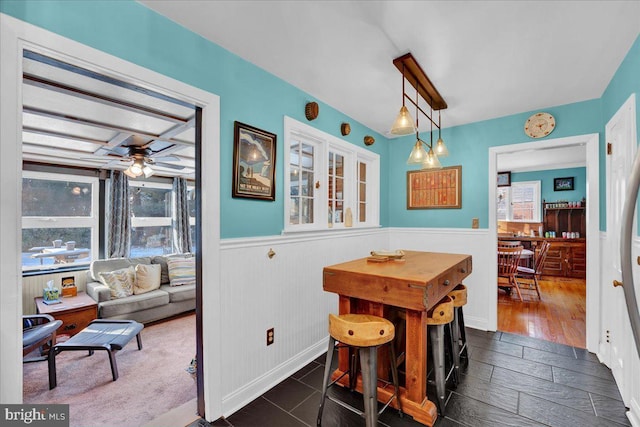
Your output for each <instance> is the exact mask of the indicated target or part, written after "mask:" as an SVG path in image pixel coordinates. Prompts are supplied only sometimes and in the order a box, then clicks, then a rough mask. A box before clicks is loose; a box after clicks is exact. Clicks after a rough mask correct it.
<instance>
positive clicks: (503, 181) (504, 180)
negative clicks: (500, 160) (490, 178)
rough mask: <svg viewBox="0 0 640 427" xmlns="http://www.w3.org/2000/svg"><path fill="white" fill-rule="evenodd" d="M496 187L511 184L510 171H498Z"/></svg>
mask: <svg viewBox="0 0 640 427" xmlns="http://www.w3.org/2000/svg"><path fill="white" fill-rule="evenodd" d="M497 182H498V187H509V186H511V172H498V181H497Z"/></svg>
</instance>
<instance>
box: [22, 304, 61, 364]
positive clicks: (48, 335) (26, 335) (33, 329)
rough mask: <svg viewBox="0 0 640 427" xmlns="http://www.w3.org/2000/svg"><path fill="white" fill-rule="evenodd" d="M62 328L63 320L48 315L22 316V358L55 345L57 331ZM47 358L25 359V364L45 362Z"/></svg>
mask: <svg viewBox="0 0 640 427" xmlns="http://www.w3.org/2000/svg"><path fill="white" fill-rule="evenodd" d="M60 326H62V320H55V319H54V318H53V317H52V316H50V315H48V314H33V315H28V316H22V357H25V356H26V355H28V354H29V353H31V352H32V351H33V350H35V349H36V348H38V347H41V346H43V345H44V344H47V343H48V344H49V345H50V346H51V345H54V344H55V342H56V331H57V330H58V328H59V327H60ZM45 359H46V356H41V357H36V358H30V359H25V360H24V361H25V362H36V361H40V360H45Z"/></svg>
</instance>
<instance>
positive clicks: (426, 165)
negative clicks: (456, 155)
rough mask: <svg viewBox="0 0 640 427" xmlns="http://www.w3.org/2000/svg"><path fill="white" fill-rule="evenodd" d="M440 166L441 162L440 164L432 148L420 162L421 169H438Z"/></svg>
mask: <svg viewBox="0 0 640 427" xmlns="http://www.w3.org/2000/svg"><path fill="white" fill-rule="evenodd" d="M440 168H442V164H440V160H439V159H438V155H437V154H436V153H434V152H433V148H430V149H429V152H428V153H427V158H426V159H425V161H424V162H422V169H440Z"/></svg>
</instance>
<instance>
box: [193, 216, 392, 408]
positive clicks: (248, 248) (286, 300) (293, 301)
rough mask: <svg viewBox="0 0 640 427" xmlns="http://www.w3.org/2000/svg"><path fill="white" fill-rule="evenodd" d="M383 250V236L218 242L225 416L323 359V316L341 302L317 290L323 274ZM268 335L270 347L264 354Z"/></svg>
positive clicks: (362, 234) (349, 234) (368, 232)
mask: <svg viewBox="0 0 640 427" xmlns="http://www.w3.org/2000/svg"><path fill="white" fill-rule="evenodd" d="M387 247H388V233H387V230H386V229H375V230H366V231H358V230H353V231H351V230H345V231H343V232H329V233H308V234H290V235H286V236H269V237H263V238H250V239H227V240H223V241H221V263H220V265H221V268H222V271H221V292H220V300H221V301H222V305H221V311H222V312H221V316H220V317H221V319H222V325H221V330H222V340H221V342H220V346H221V350H220V353H221V358H222V372H221V375H222V378H221V380H222V392H223V394H222V396H223V398H222V408H223V411H222V412H223V414H224V415H225V416H229V415H230V414H232V413H233V412H235V411H237V410H238V409H240V408H241V407H243V406H244V405H246V404H247V403H249V402H250V401H252V400H253V399H255V398H256V397H258V396H260V395H261V394H262V393H264V392H265V391H267V390H269V389H270V388H272V387H273V386H274V385H276V384H278V383H279V382H280V381H282V380H283V379H285V378H287V377H288V376H290V375H291V374H293V373H294V372H296V371H297V370H299V369H300V368H302V367H303V366H305V365H306V364H308V363H309V362H311V361H312V360H314V359H315V358H317V357H318V356H319V355H321V354H322V353H324V352H325V351H326V346H327V337H328V333H327V314H328V313H329V312H334V313H337V310H338V298H337V296H336V295H335V294H331V293H327V292H324V291H323V290H322V268H323V267H325V266H327V265H332V264H336V263H340V262H344V261H348V260H350V259H354V258H362V257H364V256H367V255H368V254H369V252H370V251H371V250H373V249H382V248H387ZM269 250H273V251H274V252H275V255H274V256H273V258H271V259H270V258H269V257H268V256H267V254H268V252H269ZM205 306H206V302H205ZM269 328H274V330H275V334H274V336H275V340H274V343H273V344H272V345H270V346H267V345H266V333H267V329H269Z"/></svg>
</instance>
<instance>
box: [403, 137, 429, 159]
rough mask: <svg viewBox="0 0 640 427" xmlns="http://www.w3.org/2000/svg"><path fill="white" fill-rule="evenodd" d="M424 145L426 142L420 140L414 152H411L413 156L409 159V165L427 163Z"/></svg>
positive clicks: (410, 155)
mask: <svg viewBox="0 0 640 427" xmlns="http://www.w3.org/2000/svg"><path fill="white" fill-rule="evenodd" d="M423 144H424V142H423V141H422V140H421V139H420V138H418V140H417V141H416V143H415V145H414V146H413V150H411V154H409V158H408V159H407V164H408V165H419V164H422V163H423V162H424V161H426V159H427V151H426V150H425V149H424V147H423V146H422V145H423Z"/></svg>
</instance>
